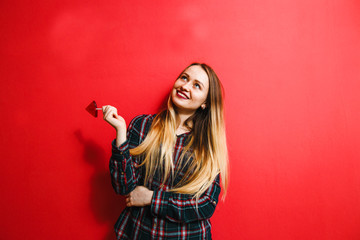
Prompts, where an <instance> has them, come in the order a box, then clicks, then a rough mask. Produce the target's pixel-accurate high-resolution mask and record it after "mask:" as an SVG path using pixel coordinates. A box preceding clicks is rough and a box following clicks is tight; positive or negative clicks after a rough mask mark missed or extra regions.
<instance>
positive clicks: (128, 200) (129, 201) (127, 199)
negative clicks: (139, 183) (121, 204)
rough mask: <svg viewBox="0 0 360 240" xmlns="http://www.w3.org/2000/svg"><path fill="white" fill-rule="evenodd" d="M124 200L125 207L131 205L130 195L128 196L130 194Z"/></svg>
mask: <svg viewBox="0 0 360 240" xmlns="http://www.w3.org/2000/svg"><path fill="white" fill-rule="evenodd" d="M125 201H126V206H127V207H131V206H132V204H131V197H130V196H128V197H126V199H125Z"/></svg>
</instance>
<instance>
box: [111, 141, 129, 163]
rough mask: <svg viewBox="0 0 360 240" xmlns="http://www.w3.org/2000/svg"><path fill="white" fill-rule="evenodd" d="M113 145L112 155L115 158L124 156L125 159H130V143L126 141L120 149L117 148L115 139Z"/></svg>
mask: <svg viewBox="0 0 360 240" xmlns="http://www.w3.org/2000/svg"><path fill="white" fill-rule="evenodd" d="M111 145H112V154H113V156H114V157H115V158H117V157H122V156H124V157H125V158H129V154H130V152H129V141H128V140H126V141H125V142H123V143H122V144H121V145H120V146H119V147H117V146H116V139H114V140H113V141H112V143H111Z"/></svg>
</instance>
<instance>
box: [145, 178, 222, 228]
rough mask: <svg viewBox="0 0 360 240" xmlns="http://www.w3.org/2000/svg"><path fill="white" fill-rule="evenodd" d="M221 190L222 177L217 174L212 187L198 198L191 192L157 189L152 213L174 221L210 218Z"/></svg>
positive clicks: (153, 199) (152, 201) (154, 194)
mask: <svg viewBox="0 0 360 240" xmlns="http://www.w3.org/2000/svg"><path fill="white" fill-rule="evenodd" d="M220 191H221V187H220V177H219V175H217V176H216V178H215V180H214V181H213V183H212V184H211V185H210V187H209V188H208V189H207V190H206V191H205V192H204V193H203V194H202V195H201V196H200V197H199V200H198V204H197V207H196V199H195V198H193V196H192V195H190V194H182V193H174V192H166V191H165V190H163V189H158V190H155V191H154V193H153V196H152V200H151V205H150V206H151V213H152V214H153V215H154V216H158V217H162V218H166V219H168V220H170V221H173V222H192V221H197V220H203V219H209V218H210V217H211V216H212V215H213V213H214V211H215V207H216V205H217V203H218V199H219V194H220Z"/></svg>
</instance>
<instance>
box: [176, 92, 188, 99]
mask: <svg viewBox="0 0 360 240" xmlns="http://www.w3.org/2000/svg"><path fill="white" fill-rule="evenodd" d="M176 95H178V96H179V97H181V98H183V99H189V97H188V96H187V95H186V94H185V93H184V92H182V91H180V90H176Z"/></svg>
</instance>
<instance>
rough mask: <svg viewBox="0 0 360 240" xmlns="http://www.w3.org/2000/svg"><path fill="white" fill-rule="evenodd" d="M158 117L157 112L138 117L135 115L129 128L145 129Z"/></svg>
mask: <svg viewBox="0 0 360 240" xmlns="http://www.w3.org/2000/svg"><path fill="white" fill-rule="evenodd" d="M155 117H156V114H141V115H138V116H136V117H134V118H133V119H132V120H131V122H130V124H129V126H128V127H129V128H130V129H132V128H136V129H144V128H145V127H147V126H150V125H151V123H152V121H153V120H154V118H155Z"/></svg>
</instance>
